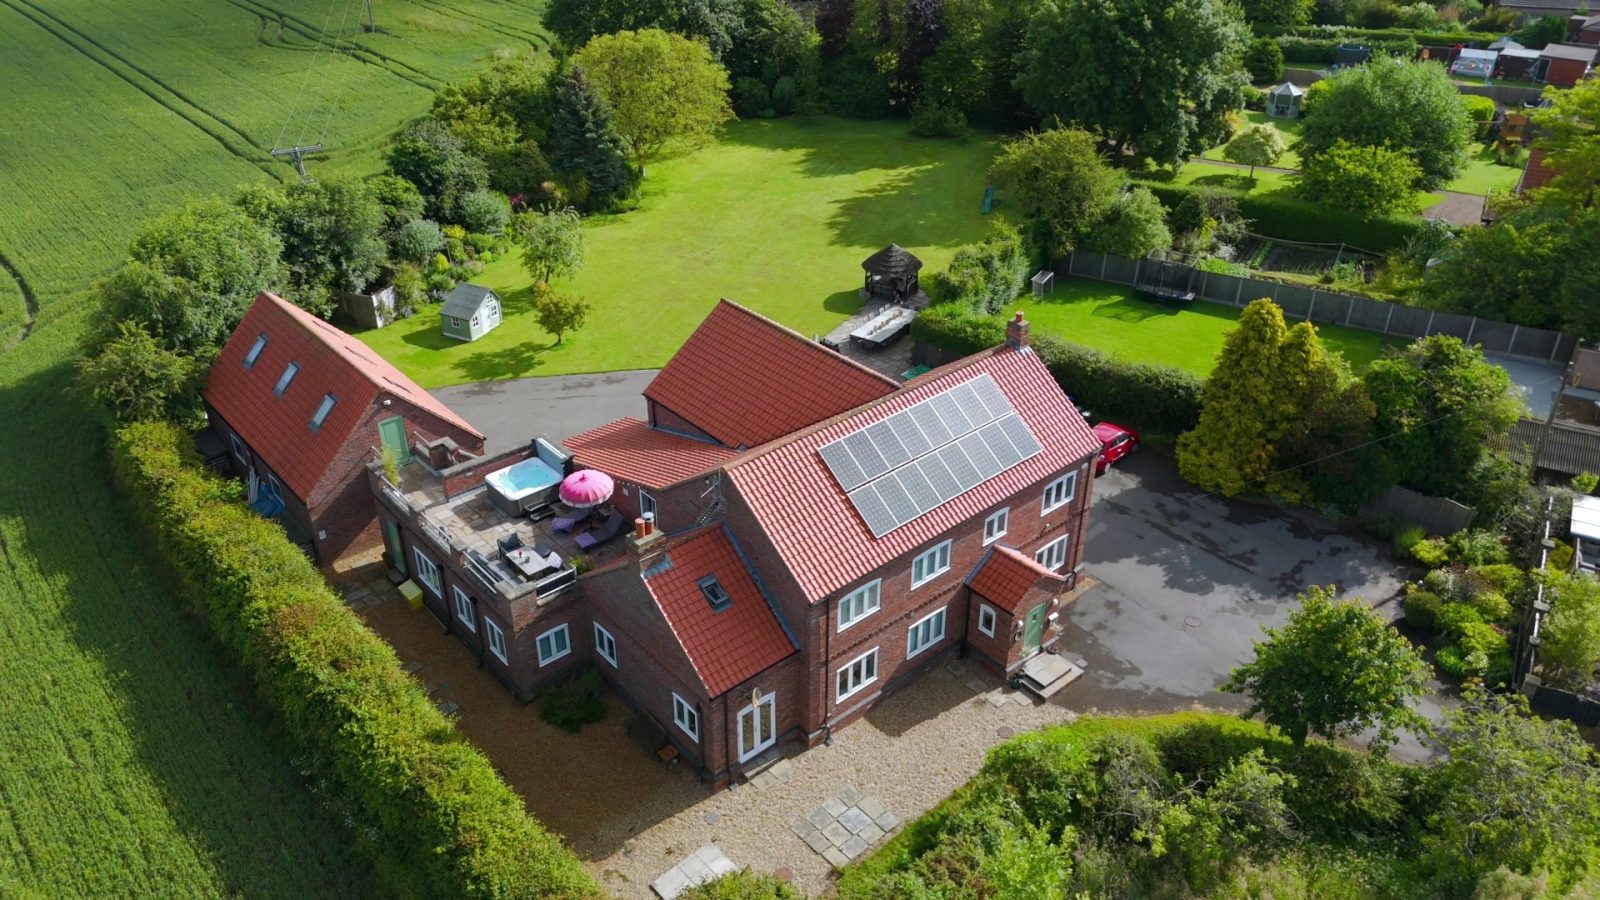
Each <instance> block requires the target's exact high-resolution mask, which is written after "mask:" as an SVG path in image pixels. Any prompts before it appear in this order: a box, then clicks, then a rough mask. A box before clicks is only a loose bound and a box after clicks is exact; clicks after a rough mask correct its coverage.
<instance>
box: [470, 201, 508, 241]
mask: <svg viewBox="0 0 1600 900" xmlns="http://www.w3.org/2000/svg"><path fill="white" fill-rule="evenodd" d="M510 221H511V207H510V206H508V205H507V204H506V198H504V197H502V196H500V195H499V194H497V193H495V192H494V191H473V192H472V193H470V194H468V195H466V196H465V197H462V198H461V225H462V227H464V228H466V229H467V230H468V231H470V232H472V233H474V234H499V233H501V232H502V231H505V230H506V224H507V223H508V222H510Z"/></svg>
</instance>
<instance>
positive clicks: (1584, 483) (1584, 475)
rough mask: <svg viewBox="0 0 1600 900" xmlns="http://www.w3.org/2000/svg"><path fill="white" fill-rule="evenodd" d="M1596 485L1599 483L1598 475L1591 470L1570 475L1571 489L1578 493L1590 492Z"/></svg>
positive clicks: (1599, 476) (1592, 491) (1599, 477)
mask: <svg viewBox="0 0 1600 900" xmlns="http://www.w3.org/2000/svg"><path fill="white" fill-rule="evenodd" d="M1596 485H1600V475H1596V474H1595V473H1593V472H1579V473H1578V474H1576V475H1574V476H1572V489H1573V490H1574V491H1576V492H1577V493H1580V494H1592V493H1594V489H1595V486H1596Z"/></svg>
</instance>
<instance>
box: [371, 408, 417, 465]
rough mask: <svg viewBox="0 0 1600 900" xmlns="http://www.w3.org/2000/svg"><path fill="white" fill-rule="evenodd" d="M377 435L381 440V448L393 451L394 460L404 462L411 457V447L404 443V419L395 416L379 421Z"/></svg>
mask: <svg viewBox="0 0 1600 900" xmlns="http://www.w3.org/2000/svg"><path fill="white" fill-rule="evenodd" d="M378 436H379V438H381V439H382V441H383V449H384V450H386V451H393V452H394V455H395V461H396V462H405V461H406V460H408V459H410V458H411V447H410V446H409V445H408V444H407V443H406V420H405V419H402V418H400V417H399V416H395V417H394V418H392V419H384V420H383V421H382V422H379V423H378Z"/></svg>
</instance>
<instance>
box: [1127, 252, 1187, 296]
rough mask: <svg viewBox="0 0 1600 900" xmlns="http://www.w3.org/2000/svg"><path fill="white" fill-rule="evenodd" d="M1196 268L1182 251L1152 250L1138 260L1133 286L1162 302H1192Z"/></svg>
mask: <svg viewBox="0 0 1600 900" xmlns="http://www.w3.org/2000/svg"><path fill="white" fill-rule="evenodd" d="M1195 271H1196V270H1195V267H1194V266H1193V265H1192V264H1191V263H1190V262H1189V260H1188V259H1186V258H1185V257H1184V254H1181V253H1174V252H1172V251H1163V250H1152V251H1150V255H1149V256H1146V257H1145V258H1144V259H1141V260H1139V268H1138V271H1137V272H1135V273H1134V278H1133V289H1134V290H1136V291H1138V292H1139V293H1141V294H1144V295H1145V296H1147V297H1152V298H1154V299H1156V300H1160V301H1161V302H1163V303H1193V302H1194V281H1195Z"/></svg>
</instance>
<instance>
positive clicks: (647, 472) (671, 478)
mask: <svg viewBox="0 0 1600 900" xmlns="http://www.w3.org/2000/svg"><path fill="white" fill-rule="evenodd" d="M562 443H564V444H566V445H567V449H568V450H571V451H572V455H573V456H574V457H575V458H576V460H577V463H578V465H579V466H581V467H583V468H586V469H599V470H600V471H602V472H605V473H606V474H608V475H610V476H612V477H613V478H620V479H622V480H623V481H631V482H633V483H635V484H641V485H644V486H645V487H647V488H658V489H659V488H666V487H671V486H672V485H675V484H677V483H679V482H681V481H687V480H688V479H690V478H693V477H694V476H696V475H699V474H701V473H702V472H707V471H709V470H711V469H715V468H716V467H717V466H720V465H722V464H723V463H725V462H727V461H728V460H730V459H732V458H733V457H734V456H735V455H736V453H735V452H734V451H732V450H729V449H728V448H727V447H721V446H718V445H716V444H709V443H706V442H705V441H697V440H694V439H693V438H686V437H680V436H678V435H676V434H670V433H668V432H665V431H658V430H656V429H654V428H651V427H650V426H649V425H648V424H646V423H645V422H643V421H641V420H639V419H631V418H630V419H618V420H616V421H615V422H610V423H607V424H605V425H601V426H600V427H599V428H595V429H593V430H590V431H585V432H584V433H582V434H580V435H576V436H574V437H570V438H567V439H566V440H565V441H562Z"/></svg>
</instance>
